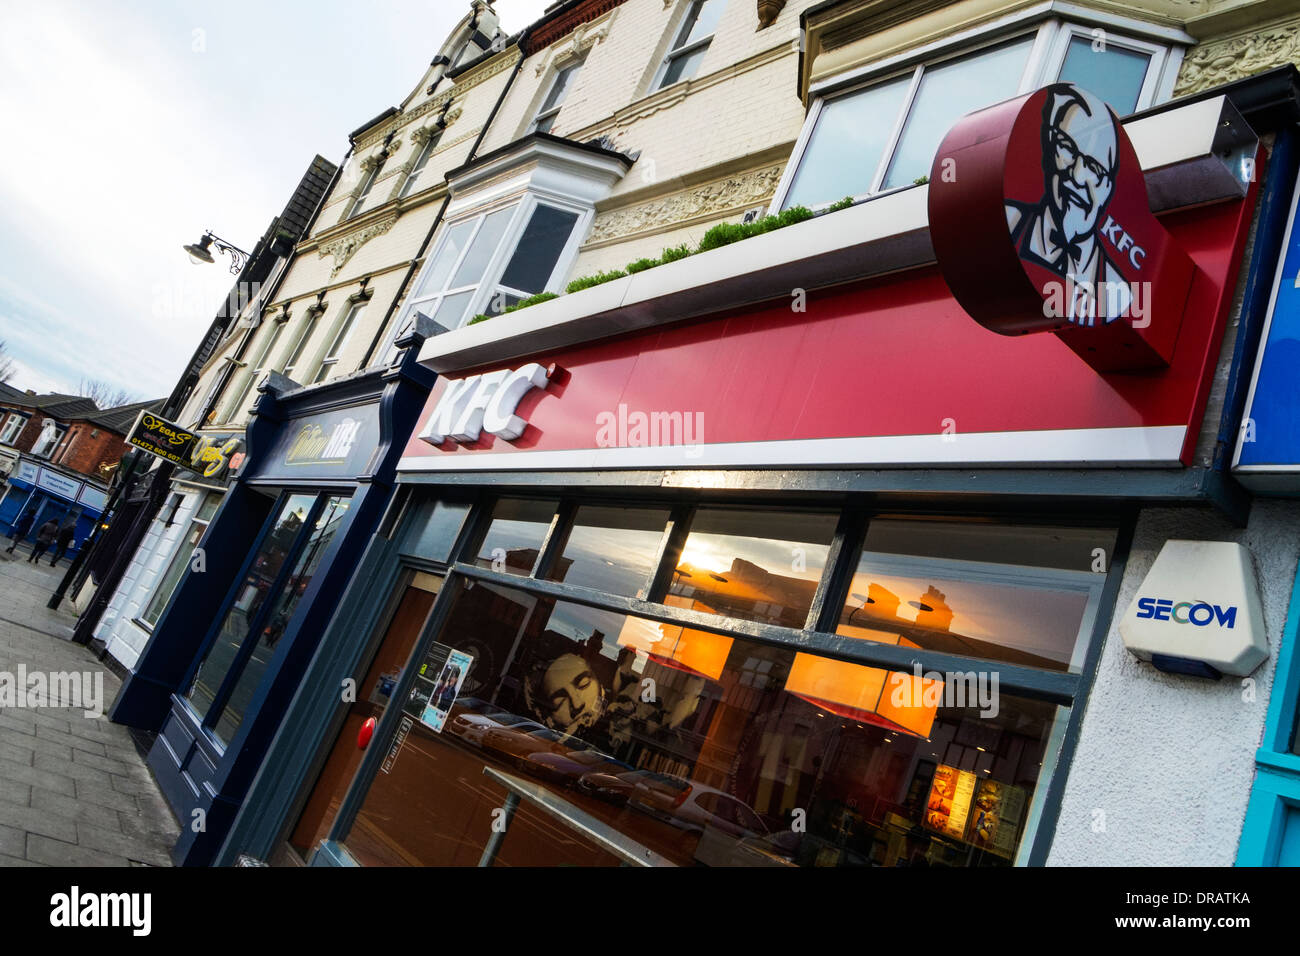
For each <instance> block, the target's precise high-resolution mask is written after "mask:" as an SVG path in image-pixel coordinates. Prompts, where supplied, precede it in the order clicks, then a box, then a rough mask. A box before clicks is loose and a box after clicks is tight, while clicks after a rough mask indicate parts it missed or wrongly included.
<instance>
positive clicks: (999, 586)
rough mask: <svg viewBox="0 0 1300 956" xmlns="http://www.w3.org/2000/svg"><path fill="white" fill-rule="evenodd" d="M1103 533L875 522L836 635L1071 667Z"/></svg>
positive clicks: (1077, 663)
mask: <svg viewBox="0 0 1300 956" xmlns="http://www.w3.org/2000/svg"><path fill="white" fill-rule="evenodd" d="M1114 544H1115V533H1114V531H1112V530H1108V529H1098V530H1093V529H1086V528H1067V527H1050V526H1035V525H1027V526H1015V525H996V524H989V523H987V522H974V521H972V522H961V521H917V520H892V519H877V520H875V521H872V522H871V525H870V528H869V530H868V532H867V538H866V543H865V545H864V547H863V550H862V553H861V555H860V556H859V558H858V563H857V567H856V568H855V571H854V574H853V578H852V581H851V582H850V585H849V594H848V597H847V599H846V601H845V603H844V608H843V611H842V613H841V615H840V620H839V625H838V627H837V629H836V633H838V634H842V635H844V636H846V637H856V638H861V639H863V640H869V641H880V642H884V643H888V644H901V645H903V646H907V647H919V648H922V649H924V650H927V651H942V652H944V653H947V654H959V655H962V656H964V657H979V658H984V659H986V660H991V661H1003V662H1005V663H1008V664H1018V665H1021V666H1024V667H1039V668H1044V669H1047V670H1060V671H1065V670H1069V671H1076V672H1077V671H1078V670H1079V668H1080V667H1081V665H1082V653H1081V652H1082V650H1083V645H1082V643H1081V641H1080V622H1081V621H1083V620H1085V618H1086V616H1087V614H1088V609H1089V605H1090V601H1091V600H1092V597H1093V592H1094V590H1095V586H1096V582H1097V578H1098V576H1099V573H1100V572H1101V571H1104V570H1105V569H1106V567H1107V566H1108V561H1109V555H1110V554H1111V553H1112V551H1113V549H1114Z"/></svg>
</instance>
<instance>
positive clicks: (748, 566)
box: [665, 508, 837, 628]
mask: <svg viewBox="0 0 1300 956" xmlns="http://www.w3.org/2000/svg"><path fill="white" fill-rule="evenodd" d="M836 517H837V516H836V515H834V514H827V513H812V512H810V513H807V514H799V513H794V512H777V513H774V512H768V511H740V510H737V511H732V510H727V509H721V508H716V509H703V510H701V511H699V512H697V514H696V516H695V519H694V520H693V521H692V522H691V529H690V534H689V535H688V536H687V538H686V544H685V546H684V547H683V548H682V554H681V557H680V559H679V560H678V562H677V567H676V569H675V570H674V571H673V576H672V581H671V582H670V585H669V596H668V599H667V601H666V602H665V603H668V604H673V605H676V606H679V607H687V608H692V609H694V610H697V611H707V612H710V613H715V614H722V615H725V616H727V617H736V618H742V619H744V620H749V621H763V622H766V623H769V624H780V625H782V626H785V627H794V628H801V627H803V626H804V624H805V623H806V622H807V619H808V612H809V610H810V609H811V608H812V600H813V594H814V593H815V592H816V590H817V583H818V582H819V581H820V580H821V576H822V571H823V570H824V569H825V567H826V557H827V555H828V554H829V552H830V543H831V538H833V537H834V535H835V523H836Z"/></svg>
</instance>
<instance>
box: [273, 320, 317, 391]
mask: <svg viewBox="0 0 1300 956" xmlns="http://www.w3.org/2000/svg"><path fill="white" fill-rule="evenodd" d="M320 314H321V310H320V309H309V310H308V311H307V315H306V317H305V318H304V319H303V323H302V331H301V332H300V333H299V334H298V341H297V342H296V343H295V344H294V346H293V351H292V352H290V353H289V359H288V361H286V362H285V363H284V369H283V370H282V371H283V374H284V375H285V376H287V377H288V378H293V373H294V371H295V370H297V369H298V367H299V364H300V363H301V362H302V356H303V353H304V352H306V351H307V345H308V343H310V342H311V336H312V333H313V332H315V331H316V323H317V322H319V321H320Z"/></svg>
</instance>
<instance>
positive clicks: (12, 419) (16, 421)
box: [0, 412, 27, 445]
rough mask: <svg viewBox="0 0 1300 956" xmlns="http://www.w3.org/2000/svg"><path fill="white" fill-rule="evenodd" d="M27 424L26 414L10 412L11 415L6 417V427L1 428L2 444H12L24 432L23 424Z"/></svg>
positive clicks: (0, 440) (0, 443) (0, 441)
mask: <svg viewBox="0 0 1300 956" xmlns="http://www.w3.org/2000/svg"><path fill="white" fill-rule="evenodd" d="M26 424H27V416H26V415H22V414H20V413H18V412H10V413H9V417H8V418H6V419H5V423H4V427H3V428H0V445H12V444H13V443H14V439H16V438H17V437H18V436H19V435H21V434H22V433H23V426H24V425H26ZM15 426H16V427H15Z"/></svg>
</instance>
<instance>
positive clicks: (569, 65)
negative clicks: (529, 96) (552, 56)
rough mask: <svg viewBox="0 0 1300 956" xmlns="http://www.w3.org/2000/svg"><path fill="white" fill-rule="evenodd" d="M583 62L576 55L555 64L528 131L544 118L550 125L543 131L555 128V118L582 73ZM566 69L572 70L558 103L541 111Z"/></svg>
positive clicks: (532, 130) (534, 128)
mask: <svg viewBox="0 0 1300 956" xmlns="http://www.w3.org/2000/svg"><path fill="white" fill-rule="evenodd" d="M585 62H586V61H585V58H584V57H577V58H575V59H572V60H566V61H565V62H563V63H558V64H556V66H555V69H554V70H553V71H552V73H551V82H550V84H549V85H548V86H547V87H546V95H545V96H543V97H542V99H541V101H540V102H539V103H538V104H537V112H536V113H534V114H533V121H532V122H531V123H529V124H528V132H529V133H535V132H537V127H538V126H540V125H541V124H542V122H543V121H544V120H550V124H551V125H550V126H548V127H547V128H546V129H545V130H543V132H546V133H549V132H550V131H551V130H553V129H554V128H555V118H556V117H557V116H559V115H560V110H561V109H563V108H564V102H565V100H567V99H568V98H569V92H570V91H571V90H572V89H573V84H574V83H576V82H577V80H578V77H579V76H580V75H581V74H582V67H583V65H584V63H585ZM567 70H572V71H573V75H572V78H571V79H570V80H569V86H568V88H567V89H566V90H565V91H564V95H563V96H561V97H560V101H559V102H558V103H556V104H555V105H554V106H552V107H551V108H550V109H548V110H546V111H545V112H543V110H542V107H544V106H545V105H546V101H547V100H548V99H550V96H551V94H552V93H553V92H554V91H555V87H556V84H558V83H559V82H560V77H561V76H563V75H564V73H565V71H567Z"/></svg>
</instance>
